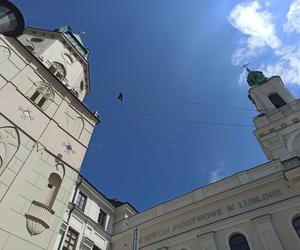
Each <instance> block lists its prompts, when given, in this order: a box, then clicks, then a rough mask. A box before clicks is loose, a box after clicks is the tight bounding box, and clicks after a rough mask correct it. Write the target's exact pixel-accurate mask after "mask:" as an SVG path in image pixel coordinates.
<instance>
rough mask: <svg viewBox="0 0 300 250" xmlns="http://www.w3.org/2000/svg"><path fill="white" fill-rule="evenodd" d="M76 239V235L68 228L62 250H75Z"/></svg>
mask: <svg viewBox="0 0 300 250" xmlns="http://www.w3.org/2000/svg"><path fill="white" fill-rule="evenodd" d="M77 239H78V233H77V232H76V231H74V230H73V229H71V228H69V230H68V233H67V235H66V238H65V242H64V246H63V250H75V248H76V244H77Z"/></svg>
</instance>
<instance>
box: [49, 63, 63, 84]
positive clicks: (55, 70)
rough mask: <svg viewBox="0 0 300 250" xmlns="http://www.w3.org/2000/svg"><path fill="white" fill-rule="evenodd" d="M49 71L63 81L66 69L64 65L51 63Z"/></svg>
mask: <svg viewBox="0 0 300 250" xmlns="http://www.w3.org/2000/svg"><path fill="white" fill-rule="evenodd" d="M49 70H50V72H51V73H52V74H53V75H55V76H56V78H58V79H59V80H63V79H64V78H65V77H66V69H65V67H64V65H62V64H61V63H59V62H53V63H52V64H51V66H50V68H49Z"/></svg>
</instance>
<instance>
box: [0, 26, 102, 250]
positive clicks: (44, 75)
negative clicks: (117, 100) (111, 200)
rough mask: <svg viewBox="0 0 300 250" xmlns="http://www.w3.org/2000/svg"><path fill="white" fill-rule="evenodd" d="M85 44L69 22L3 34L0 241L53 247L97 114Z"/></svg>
mask: <svg viewBox="0 0 300 250" xmlns="http://www.w3.org/2000/svg"><path fill="white" fill-rule="evenodd" d="M88 52H89V51H88V49H86V48H85V47H84V45H83V43H82V41H81V38H80V36H79V35H77V34H74V33H73V32H72V30H71V28H70V27H68V26H66V27H63V28H61V29H58V30H55V31H49V30H43V29H36V28H27V29H26V30H25V31H24V33H23V34H22V35H21V36H20V37H18V38H10V37H5V36H3V35H0V100H1V101H0V214H1V219H0V248H1V249H7V250H8V249H22V250H27V249H28V250H29V249H30V250H33V249H34V250H35V249H52V248H53V244H54V242H55V240H56V238H57V234H58V231H59V229H60V226H61V223H62V220H63V217H64V216H65V211H66V209H67V205H68V203H69V200H70V198H71V196H72V195H73V192H74V187H75V184H76V180H77V177H78V174H79V171H80V168H81V164H82V161H83V158H84V155H85V152H86V149H87V147H88V144H89V140H90V137H91V135H92V132H93V129H94V127H95V125H96V124H97V123H98V122H99V119H98V116H96V115H95V114H93V113H92V112H91V111H90V110H89V109H88V108H87V107H86V106H85V105H84V104H83V102H82V101H83V99H84V97H85V96H86V95H87V94H88V93H89V91H90V87H89V86H90V85H89V69H88V61H87V59H88Z"/></svg>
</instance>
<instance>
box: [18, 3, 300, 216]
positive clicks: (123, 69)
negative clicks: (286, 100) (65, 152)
mask: <svg viewBox="0 0 300 250" xmlns="http://www.w3.org/2000/svg"><path fill="white" fill-rule="evenodd" d="M13 2H14V3H15V4H16V5H17V6H18V7H19V8H20V9H21V11H22V12H23V14H24V17H25V19H26V24H27V26H32V27H40V28H44V29H49V30H53V29H55V28H58V27H61V26H64V25H70V26H71V27H72V29H73V31H74V32H76V33H79V32H81V31H84V32H85V35H83V36H82V40H83V42H84V45H85V46H86V47H87V48H89V49H90V51H91V52H90V57H89V63H90V77H91V93H90V94H89V96H87V97H86V99H85V101H84V102H85V104H86V105H87V106H88V107H89V108H90V109H91V110H92V111H98V112H99V114H100V117H101V121H102V122H101V123H100V124H99V125H98V126H97V127H96V129H95V132H94V134H93V137H92V140H91V142H90V145H89V148H88V151H87V154H86V157H85V160H84V163H83V166H82V174H83V175H84V176H85V177H86V178H87V179H88V180H90V182H91V183H93V184H94V185H95V187H97V188H98V189H99V190H100V191H101V192H102V193H104V194H105V195H106V196H107V197H109V198H114V197H117V198H118V199H120V200H121V201H128V202H130V203H131V204H132V205H134V206H135V207H136V208H137V209H138V210H140V211H144V210H146V209H148V208H151V207H152V206H155V205H157V204H159V203H162V202H165V201H167V200H170V199H173V198H175V197H177V196H179V195H182V194H184V193H186V192H189V191H191V190H193V189H195V188H198V187H201V186H205V185H207V184H209V183H212V182H215V181H217V180H219V179H221V178H224V177H226V176H230V175H232V174H235V173H237V172H239V171H243V170H245V169H249V168H252V167H255V166H257V165H259V164H263V163H264V162H266V161H267V159H266V157H265V155H264V153H263V151H262V149H261V148H260V146H259V143H258V142H257V140H256V139H255V136H254V134H253V131H254V126H253V123H252V118H253V117H254V116H255V115H257V114H258V113H257V112H256V111H255V107H254V105H253V104H252V103H251V102H250V101H249V99H248V97H247V95H248V89H249V87H248V85H247V83H246V73H245V70H243V69H241V68H240V67H241V66H242V65H244V64H245V63H250V65H249V67H250V68H251V69H255V70H262V71H263V72H264V73H265V74H266V75H267V76H271V75H280V76H281V77H282V79H283V81H284V82H285V84H286V86H287V87H288V88H289V89H290V90H291V91H292V92H293V94H294V95H296V96H299V95H300V88H299V85H300V81H299V79H300V43H299V33H300V0H163V1H162V0H90V1H82V0H72V1H71V0H65V1H61V0H52V1H39V0H31V1H25V0H14V1H13ZM119 92H122V93H123V95H124V101H123V102H120V101H118V100H117V95H118V93H119Z"/></svg>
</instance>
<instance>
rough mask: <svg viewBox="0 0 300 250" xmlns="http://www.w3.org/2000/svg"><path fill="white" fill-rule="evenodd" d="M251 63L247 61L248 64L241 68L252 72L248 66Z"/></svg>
mask: <svg viewBox="0 0 300 250" xmlns="http://www.w3.org/2000/svg"><path fill="white" fill-rule="evenodd" d="M249 64H250V63H246V64H244V65H243V66H242V67H241V68H240V69H246V70H247V71H248V72H250V71H251V70H250V69H249V68H248V65H249Z"/></svg>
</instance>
